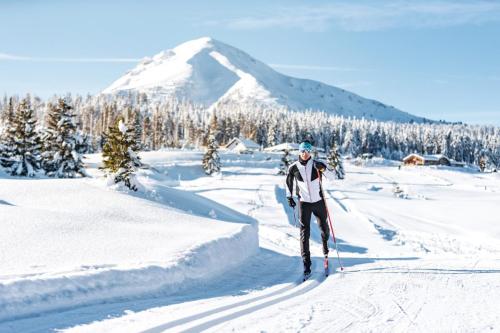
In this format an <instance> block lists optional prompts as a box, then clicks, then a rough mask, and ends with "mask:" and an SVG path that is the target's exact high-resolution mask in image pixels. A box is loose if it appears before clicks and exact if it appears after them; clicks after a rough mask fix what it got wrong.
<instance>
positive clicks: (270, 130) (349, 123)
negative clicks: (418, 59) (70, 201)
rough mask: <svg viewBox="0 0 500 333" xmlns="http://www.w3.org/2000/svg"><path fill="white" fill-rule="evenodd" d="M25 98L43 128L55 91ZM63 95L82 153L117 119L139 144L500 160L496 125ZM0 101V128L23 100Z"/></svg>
mask: <svg viewBox="0 0 500 333" xmlns="http://www.w3.org/2000/svg"><path fill="white" fill-rule="evenodd" d="M25 99H26V100H27V101H28V103H29V104H30V105H31V108H32V109H33V113H34V116H35V117H36V118H37V119H39V120H40V122H39V126H40V127H41V128H47V126H48V117H47V115H48V114H50V109H51V105H54V104H55V101H57V100H58V99H59V96H54V97H53V98H50V99H48V100H47V101H43V100H42V99H40V98H38V97H34V96H26V98H25ZM64 100H65V101H66V102H67V103H68V105H70V106H71V108H72V110H73V113H74V115H75V118H74V119H75V124H76V126H77V129H78V131H80V133H81V134H82V136H84V137H85V140H86V142H87V145H86V147H87V148H86V150H87V152H100V151H103V147H104V145H105V143H106V135H105V133H106V131H107V129H108V128H109V127H110V126H113V125H114V124H115V123H116V121H117V119H118V118H121V119H123V122H124V123H125V124H126V125H127V127H129V128H134V131H133V135H134V138H135V140H136V142H137V148H138V149H140V150H157V149H160V148H165V147H173V148H196V147H206V146H207V145H208V143H209V138H210V136H211V135H213V136H214V138H215V140H216V142H217V143H218V144H219V145H224V144H226V143H227V142H228V141H229V140H231V139H232V138H234V137H239V136H244V137H246V138H249V139H252V140H254V141H255V142H257V143H258V144H260V145H261V146H262V147H268V146H272V145H276V144H279V143H283V142H300V141H302V140H303V139H306V138H307V139H309V140H310V141H312V142H313V144H314V145H315V146H317V147H321V148H323V149H325V150H327V151H328V150H329V149H330V148H331V147H333V146H334V145H336V146H337V148H338V150H339V152H340V153H341V154H343V155H351V156H354V157H356V156H358V155H361V154H363V153H372V154H374V155H375V156H381V157H384V158H388V159H393V160H401V159H402V158H403V157H404V156H406V155H408V154H410V153H418V154H445V155H446V156H448V157H450V158H452V159H454V160H456V161H458V162H465V163H468V164H472V165H477V166H480V165H483V166H484V165H486V166H487V167H490V168H498V167H499V166H500V128H499V127H495V126H489V125H469V124H461V123H458V124H456V123H455V124H446V123H425V124H418V123H396V122H380V121H374V120H365V119H353V118H345V117H340V116H335V115H328V114H326V113H324V112H320V111H313V110H306V111H303V112H295V111H291V110H288V109H286V108H284V107H272V106H263V105H259V104H255V105H250V104H248V103H246V104H241V105H240V104H237V103H234V102H230V103H226V104H218V105H216V106H213V107H211V108H206V107H204V106H202V105H196V104H194V103H191V102H189V101H185V100H177V99H175V98H170V99H161V100H160V99H151V98H149V97H148V96H147V95H145V94H141V93H129V94H121V95H96V96H91V95H87V96H80V95H76V96H71V95H67V96H65V97H64ZM0 103H1V105H0V110H1V114H0V126H2V127H3V128H5V119H6V118H8V117H9V114H10V112H11V111H10V110H11V109H12V108H13V107H14V108H15V107H16V105H18V104H20V103H21V101H20V98H19V97H17V96H5V97H4V98H3V100H2V101H1V102H0Z"/></svg>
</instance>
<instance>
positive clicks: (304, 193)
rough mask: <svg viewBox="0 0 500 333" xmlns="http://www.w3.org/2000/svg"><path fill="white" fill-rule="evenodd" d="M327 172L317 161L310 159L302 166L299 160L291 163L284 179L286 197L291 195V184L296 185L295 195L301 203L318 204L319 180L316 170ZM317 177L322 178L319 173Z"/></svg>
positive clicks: (320, 193)
mask: <svg viewBox="0 0 500 333" xmlns="http://www.w3.org/2000/svg"><path fill="white" fill-rule="evenodd" d="M320 169H322V170H327V169H326V165H325V164H324V163H322V162H319V161H314V160H313V159H312V158H310V159H309V160H307V163H306V164H305V165H303V164H302V163H301V162H300V160H298V161H296V162H294V163H292V164H291V165H290V166H289V167H288V174H287V177H286V185H287V186H286V187H287V188H286V195H287V197H291V196H292V195H293V183H294V181H295V183H296V194H297V196H298V197H299V200H300V201H301V202H318V201H320V200H321V199H322V192H321V187H320V178H318V170H320ZM319 177H322V174H321V172H319Z"/></svg>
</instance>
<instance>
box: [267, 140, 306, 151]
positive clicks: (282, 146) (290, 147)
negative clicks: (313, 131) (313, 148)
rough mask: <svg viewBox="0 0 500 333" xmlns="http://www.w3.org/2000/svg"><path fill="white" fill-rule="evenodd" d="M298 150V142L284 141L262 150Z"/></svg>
mask: <svg viewBox="0 0 500 333" xmlns="http://www.w3.org/2000/svg"><path fill="white" fill-rule="evenodd" d="M283 150H299V144H298V143H291V142H285V143H281V144H279V145H276V146H271V147H267V148H266V149H264V151H283Z"/></svg>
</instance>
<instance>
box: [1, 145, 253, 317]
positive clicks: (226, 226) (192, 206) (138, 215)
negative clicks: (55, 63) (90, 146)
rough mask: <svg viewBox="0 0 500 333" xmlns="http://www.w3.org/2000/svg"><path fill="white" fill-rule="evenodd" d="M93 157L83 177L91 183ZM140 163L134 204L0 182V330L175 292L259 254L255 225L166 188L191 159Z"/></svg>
mask: <svg viewBox="0 0 500 333" xmlns="http://www.w3.org/2000/svg"><path fill="white" fill-rule="evenodd" d="M166 155H172V160H169V159H168V158H166V157H167V156H166ZM95 157H96V156H92V157H91V158H90V159H89V160H90V165H91V166H92V167H94V169H91V170H90V173H91V174H93V175H95V176H97V175H98V174H99V172H98V171H97V170H96V169H95V167H96V166H97V164H98V161H97V159H96V158H95ZM148 157H149V159H148V158H146V161H148V162H149V163H151V164H152V167H154V168H155V170H156V171H155V172H154V174H153V173H152V171H151V170H145V171H144V172H141V173H140V174H139V178H141V180H142V181H143V183H144V190H145V192H144V193H134V194H133V195H129V194H126V193H120V192H117V191H113V190H110V189H108V188H107V187H106V186H105V185H104V181H103V179H101V178H94V179H87V178H83V179H24V178H23V179H20V178H10V177H0V216H1V217H2V218H1V222H2V223H1V231H2V232H1V233H0V263H1V264H2V271H1V272H0V322H1V321H9V320H12V319H14V318H19V317H25V316H31V315H35V314H39V313H41V312H46V311H52V310H60V309H66V308H70V307H71V308H72V307H77V306H81V305H86V304H98V303H102V302H113V301H115V300H119V299H121V300H122V299H130V298H137V297H143V296H151V295H158V294H161V295H165V294H166V295H168V294H171V293H174V292H179V291H181V290H184V289H189V288H190V287H192V286H193V285H194V284H199V283H200V282H201V281H206V280H208V279H212V278H214V277H216V276H218V275H220V274H222V273H224V272H226V271H227V270H230V269H231V268H233V267H234V266H236V265H240V264H241V263H242V262H243V261H245V260H246V259H247V258H248V257H250V256H251V255H253V254H254V253H255V252H256V251H257V250H258V247H259V244H258V226H257V222H256V221H255V220H254V219H252V218H251V217H249V216H247V215H244V214H241V213H238V212H236V211H234V210H232V209H229V208H228V207H226V206H223V205H220V204H217V203H215V202H213V201H212V200H210V199H207V198H205V197H203V196H201V195H199V194H196V193H192V192H187V191H183V190H182V189H174V188H170V187H168V186H165V182H166V181H167V180H168V179H169V177H170V176H172V174H175V177H176V176H177V170H179V172H182V170H184V167H183V166H189V170H191V171H193V176H195V172H194V170H195V165H196V164H198V168H200V169H201V167H200V166H199V164H200V161H199V159H198V157H199V153H193V154H192V155H191V154H189V153H186V154H184V156H183V158H179V154H175V153H151V154H148ZM173 160H175V161H176V162H175V163H179V164H180V165H179V164H175V163H174V162H173ZM162 163H165V165H162ZM156 168H158V169H156ZM167 168H168V171H170V172H166V173H164V172H165V171H166V169H167ZM191 171H189V172H191ZM101 176H102V175H101ZM148 177H149V178H148Z"/></svg>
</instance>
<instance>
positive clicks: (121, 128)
mask: <svg viewBox="0 0 500 333" xmlns="http://www.w3.org/2000/svg"><path fill="white" fill-rule="evenodd" d="M118 130H119V131H120V132H121V133H122V134H125V133H126V132H127V126H126V125H125V124H124V123H123V120H120V121H119V122H118Z"/></svg>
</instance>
